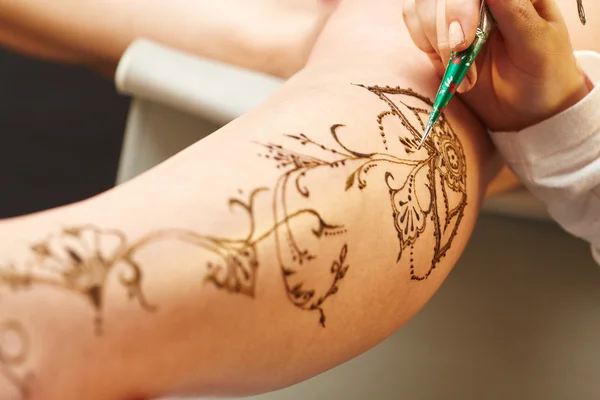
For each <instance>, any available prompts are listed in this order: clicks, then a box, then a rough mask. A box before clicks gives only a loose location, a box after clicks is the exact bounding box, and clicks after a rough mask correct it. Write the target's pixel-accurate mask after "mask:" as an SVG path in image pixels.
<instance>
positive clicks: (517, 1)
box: [486, 0, 562, 48]
mask: <svg viewBox="0 0 600 400" xmlns="http://www.w3.org/2000/svg"><path fill="white" fill-rule="evenodd" d="M486 4H487V6H488V8H489V10H490V12H491V13H492V15H493V16H494V19H495V20H496V23H497V28H498V30H499V31H500V33H502V37H503V38H504V40H505V41H506V44H507V45H508V46H519V47H520V48H523V47H529V46H530V45H531V46H534V47H537V46H536V45H537V44H538V43H536V42H537V41H539V40H540V39H542V40H543V39H544V38H543V37H541V36H540V32H541V31H542V30H543V29H544V28H545V27H546V25H547V24H548V23H554V22H562V14H561V13H560V10H559V9H558V5H557V4H556V3H555V0H536V1H535V4H534V3H533V2H532V0H487V1H486Z"/></svg>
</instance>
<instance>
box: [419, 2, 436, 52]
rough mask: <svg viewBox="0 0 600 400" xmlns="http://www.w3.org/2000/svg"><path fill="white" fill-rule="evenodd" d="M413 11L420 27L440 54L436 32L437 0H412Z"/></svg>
mask: <svg viewBox="0 0 600 400" xmlns="http://www.w3.org/2000/svg"><path fill="white" fill-rule="evenodd" d="M414 2H415V11H416V14H417V16H418V18H419V20H420V21H421V29H423V32H424V33H425V35H426V37H427V39H428V40H429V43H431V46H432V47H433V49H434V50H435V52H436V53H438V54H440V52H439V47H438V32H437V9H438V0H414Z"/></svg>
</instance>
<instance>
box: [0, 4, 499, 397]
mask: <svg viewBox="0 0 600 400" xmlns="http://www.w3.org/2000/svg"><path fill="white" fill-rule="evenodd" d="M427 65H428V64H427V59H426V58H425V57H424V56H423V55H422V54H421V53H420V52H419V51H418V50H417V49H416V48H415V47H414V46H413V45H412V44H411V42H410V40H409V38H408V34H407V31H406V30H405V28H404V25H403V22H402V10H401V5H400V4H398V2H397V1H395V0H376V1H371V2H370V4H369V7H364V3H363V2H362V0H345V1H344V2H343V3H342V5H341V6H340V9H339V10H338V12H336V14H335V15H334V17H333V18H332V19H331V21H330V23H329V24H328V25H327V27H326V29H325V31H324V33H323V35H322V36H321V37H320V39H319V41H318V42H317V45H316V47H315V49H314V51H313V52H312V54H311V57H310V60H309V63H308V65H307V67H306V68H305V69H304V70H303V71H302V72H300V73H298V74H297V75H295V76H294V77H293V78H292V79H291V80H289V81H288V82H287V83H286V84H285V85H284V86H283V87H282V88H281V90H279V91H278V92H277V93H276V94H274V95H273V96H272V97H271V98H269V99H268V100H267V101H266V102H265V103H264V104H263V105H261V106H260V107H259V108H257V109H256V110H254V111H253V112H251V113H249V114H248V115H245V116H243V117H241V118H239V119H238V120H236V121H234V122H232V123H231V124H229V125H227V126H226V127H224V128H223V129H221V130H220V131H218V132H216V133H215V134H213V135H211V136H209V137H208V138H206V139H204V140H202V141H200V142H199V143H197V144H195V145H193V146H192V147H190V148H188V149H187V150H185V151H183V152H182V153H180V154H178V155H177V156H175V157H173V158H172V159H170V160H169V161H167V162H165V163H164V164H162V165H160V166H158V167H156V168H155V169H153V170H151V171H149V172H148V173H146V174H144V175H142V176H140V177H138V178H137V179H134V180H132V181H130V182H128V183H126V184H124V185H121V186H119V187H117V188H115V189H113V190H111V191H109V192H107V193H104V194H102V195H100V196H97V197H94V198H92V199H89V200H87V201H84V202H81V203H77V204H74V205H70V206H67V207H61V208H59V209H55V210H49V211H46V212H43V213H38V214H35V215H31V216H26V217H21V218H16V219H11V220H6V221H2V222H1V223H0V254H1V255H2V260H3V262H2V263H1V265H2V268H1V269H0V271H1V272H0V291H1V297H0V316H1V319H2V322H0V324H1V325H2V329H4V332H5V333H9V334H11V335H12V340H10V341H7V342H1V343H2V348H1V350H2V352H0V353H1V354H3V355H6V354H12V355H13V357H6V356H4V358H3V359H2V363H1V366H2V367H3V368H2V369H1V371H2V372H0V397H1V398H3V399H4V398H6V399H10V400H13V399H20V398H23V397H24V396H25V395H28V398H29V399H33V400H37V399H49V398H50V399H54V398H56V399H62V400H71V399H73V400H75V399H81V398H84V397H85V398H86V399H89V400H104V399H106V400H109V399H110V400H114V399H131V398H153V397H158V396H162V395H171V394H178V393H194V394H198V395H211V394H219V395H228V394H237V395H243V394H252V393H260V392H265V391H269V390H274V389H277V388H281V387H284V386H287V385H290V384H293V383H296V382H299V381H302V380H304V379H307V378H309V377H311V376H314V375H316V374H318V373H320V372H323V371H325V370H327V369H329V368H332V367H334V366H336V365H339V364H340V363H342V362H344V361H346V360H348V359H350V358H352V357H355V356H356V355H358V354H360V353H362V352H364V351H366V350H367V349H369V348H371V347H372V346H374V345H375V344H377V343H379V342H380V341H382V340H383V339H384V338H386V337H387V336H388V335H390V334H391V333H392V332H394V331H395V330H396V329H398V328H399V327H401V326H402V325H403V324H404V323H405V322H406V321H407V320H409V319H410V318H411V317H412V316H413V315H414V314H415V313H416V312H417V311H418V310H419V309H420V308H421V307H422V306H423V304H425V302H426V301H427V300H428V299H429V298H430V297H431V296H432V295H433V294H434V293H435V292H436V290H437V289H438V288H439V286H440V285H441V284H442V282H443V281H444V279H445V278H446V276H447V275H448V273H449V272H450V270H451V269H452V267H453V266H454V264H455V263H456V261H457V259H458V257H459V256H460V254H461V252H462V250H463V248H464V246H465V245H466V243H467V241H468V239H469V235H470V233H471V231H472V229H473V226H474V224H475V221H476V219H477V215H478V213H479V206H480V204H481V202H482V199H483V195H484V191H485V188H486V187H487V184H488V183H489V181H490V180H491V178H492V177H493V176H494V175H495V173H496V171H497V167H498V166H497V164H496V163H495V162H493V161H492V160H494V149H493V147H492V145H491V143H490V142H489V141H488V139H487V136H486V135H485V134H484V132H485V131H484V129H483V127H482V126H481V125H479V123H478V122H477V120H476V119H475V118H473V117H472V116H471V115H470V114H469V112H468V110H467V108H466V107H465V106H464V105H462V104H461V102H460V101H456V102H455V103H453V105H452V106H451V107H450V108H449V109H448V111H447V114H446V118H447V119H445V120H444V123H443V124H441V125H439V127H438V128H436V131H435V132H434V133H433V134H432V136H431V139H430V140H429V141H428V142H427V145H426V146H425V147H424V148H422V149H421V150H417V149H416V146H417V143H418V139H419V137H420V134H421V133H422V123H423V118H426V116H427V110H428V109H429V108H430V103H429V100H428V98H431V97H433V95H434V94H435V91H436V89H437V88H436V80H435V78H434V72H433V70H430V69H428V66H427ZM388 86H389V87H388ZM17 356H19V357H17ZM57 365H60V368H57ZM29 373H31V374H32V375H31V378H30V379H27V377H28V376H29V375H28V374H29ZM2 378H4V379H2ZM90 396H93V397H90Z"/></svg>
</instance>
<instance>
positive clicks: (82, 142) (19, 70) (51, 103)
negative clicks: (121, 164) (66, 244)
mask: <svg viewBox="0 0 600 400" xmlns="http://www.w3.org/2000/svg"><path fill="white" fill-rule="evenodd" d="M0 87H1V88H2V90H1V91H0V187H1V188H2V192H1V194H0V218H6V217H12V216H17V215H21V214H26V213H30V212H34V211H39V210H43V209H46V208H51V207H56V206H59V205H63V204H67V203H72V202H75V201H78V200H81V199H84V198H86V197H90V196H92V195H94V194H97V193H99V192H102V191H104V190H106V189H108V188H110V187H112V186H113V185H114V183H115V177H116V173H117V166H118V160H119V153H120V150H121V144H122V140H123V131H124V127H125V120H126V117H127V111H128V107H129V99H127V98H125V97H122V96H119V95H118V94H117V93H116V92H115V89H114V84H113V82H112V81H111V80H109V79H106V78H103V77H101V76H99V75H98V74H97V73H94V72H92V71H89V70H88V69H87V68H83V67H74V66H67V65H58V64H50V63H46V62H41V61H34V60H32V59H29V58H27V57H23V56H20V55H16V54H14V53H11V52H9V51H6V50H3V49H0Z"/></svg>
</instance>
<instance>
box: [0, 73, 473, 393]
mask: <svg viewBox="0 0 600 400" xmlns="http://www.w3.org/2000/svg"><path fill="white" fill-rule="evenodd" d="M356 86H359V87H361V88H363V89H366V90H368V91H369V92H370V93H372V94H374V95H376V96H377V97H378V98H379V99H381V100H382V102H383V103H384V104H385V105H386V109H384V110H382V112H381V113H380V114H379V115H378V116H377V118H376V120H375V122H376V124H377V127H378V130H379V136H380V140H381V142H380V147H381V151H373V152H368V153H365V152H361V151H357V150H354V149H352V148H351V147H350V146H348V145H346V144H345V141H343V140H342V139H341V135H342V133H343V131H344V130H345V129H346V128H345V126H344V125H341V124H336V125H333V126H331V127H330V128H329V133H330V135H331V138H332V140H333V145H325V144H323V143H319V142H317V141H315V140H312V139H311V138H310V137H309V136H307V135H305V134H294V135H285V141H286V143H287V144H289V146H285V145H282V144H277V143H267V144H261V146H262V148H263V149H264V153H262V154H261V157H263V158H265V159H267V160H269V162H274V163H275V166H276V168H277V169H278V170H280V171H281V174H280V175H279V178H278V179H277V180H276V181H275V182H274V184H273V186H272V187H271V188H262V187H261V188H257V189H254V190H252V191H251V192H250V194H249V196H248V200H247V201H244V200H241V199H237V198H232V199H230V200H229V206H230V208H231V209H232V210H233V209H238V210H242V211H243V212H244V214H245V215H246V216H247V224H248V230H247V233H246V235H244V236H243V237H237V238H235V237H216V236H211V235H204V234H200V233H197V232H194V231H190V230H183V229H165V230H159V231H155V232H151V233H149V234H147V235H146V236H144V237H142V238H140V239H139V240H137V241H129V240H128V239H127V238H126V236H125V234H124V233H122V232H120V231H117V230H109V229H101V228H98V227H96V226H91V225H89V226H82V227H72V228H67V229H63V230H62V231H60V232H59V233H57V234H55V235H51V236H49V237H48V238H46V240H43V241H41V242H39V243H36V244H34V245H33V246H31V248H30V254H31V257H30V259H29V260H28V261H27V262H26V263H25V264H24V265H23V266H22V267H20V268H18V267H15V266H12V265H8V266H1V265H0V287H1V286H5V287H8V288H9V289H11V290H13V291H17V290H20V289H31V288H32V287H35V286H50V287H54V288H56V289H58V290H63V291H66V292H69V293H72V294H74V295H77V296H79V297H80V298H82V299H84V300H85V301H87V303H88V304H89V305H90V306H91V307H92V309H93V311H94V315H95V326H96V333H98V334H100V333H101V332H102V326H103V309H104V301H105V300H104V293H105V291H106V286H107V282H108V278H109V277H110V276H111V275H112V274H118V275H117V276H118V278H119V280H118V282H119V284H120V285H121V287H122V288H123V289H124V290H125V292H126V293H127V294H128V295H129V296H130V298H131V299H133V300H135V301H137V303H138V304H139V306H140V307H141V309H143V310H146V311H150V312H151V311H156V308H155V307H154V306H153V305H151V304H150V303H149V302H148V301H147V300H146V296H145V293H144V290H143V285H142V283H143V269H142V267H141V265H140V261H139V258H140V255H139V253H140V252H141V250H143V249H145V248H147V247H148V246H151V245H152V244H154V243H157V242H160V241H164V240H177V241H181V242H184V243H187V244H189V245H191V246H195V247H197V248H201V249H203V250H204V251H206V254H207V258H206V260H205V263H206V264H205V265H206V268H207V273H206V275H205V278H204V281H205V283H207V284H210V285H213V286H214V287H216V288H218V289H220V290H223V291H225V292H228V293H234V294H239V295H244V296H248V297H254V296H255V293H256V285H257V274H258V271H259V268H260V265H261V262H262V261H261V259H260V257H259V251H258V246H259V245H260V244H261V243H262V242H263V241H265V240H267V239H269V240H274V243H275V254H276V259H277V263H278V265H279V268H280V270H281V276H282V279H283V286H284V288H285V291H286V294H287V298H288V300H289V301H290V302H291V304H293V305H294V306H295V307H297V308H298V309H300V310H304V311H312V312H316V313H317V314H318V315H319V323H320V324H321V325H322V326H325V322H326V317H325V305H326V303H327V301H328V299H330V298H331V296H333V295H335V294H336V293H337V292H338V290H339V289H340V284H341V283H342V280H343V279H344V278H345V277H346V275H347V274H348V272H349V268H350V264H349V262H348V260H349V258H350V254H351V250H350V249H349V246H348V244H347V243H346V241H345V240H344V235H345V233H346V231H347V228H346V227H345V225H344V224H343V223H340V221H336V222H335V223H334V222H332V221H330V220H329V218H326V217H324V215H323V213H324V211H322V210H319V209H318V208H320V207H318V206H316V204H319V203H318V201H316V200H313V199H314V196H313V194H312V192H311V187H310V178H311V177H313V176H315V175H317V174H319V173H321V174H322V173H323V172H327V171H331V170H334V171H337V172H338V175H339V173H340V172H341V173H342V174H343V176H345V178H344V179H342V180H341V181H340V182H336V181H335V180H333V181H332V182H331V185H339V188H340V190H341V193H345V192H349V191H358V192H359V193H360V192H362V191H364V190H368V189H369V186H368V182H369V181H372V180H373V179H380V180H381V182H382V183H383V184H385V187H386V188H387V189H386V190H387V191H388V193H389V202H390V210H389V211H390V215H391V218H390V223H392V224H393V226H394V228H395V230H396V233H397V237H398V239H397V240H398V255H397V262H403V263H405V264H406V265H408V266H409V269H408V274H409V277H410V279H411V280H415V281H421V280H424V279H427V278H428V277H429V276H430V275H431V274H432V272H433V271H434V270H435V268H436V267H437V266H438V264H439V262H440V260H441V259H442V258H443V257H444V256H445V254H446V252H447V251H448V249H449V248H450V247H451V245H452V241H453V240H454V238H455V236H456V233H457V230H458V227H459V225H460V221H461V219H462V217H463V214H464V210H465V207H466V205H467V192H466V184H467V183H466V172H467V171H466V160H465V155H464V151H463V148H462V146H461V143H460V141H459V139H458V137H457V136H456V134H455V133H454V131H453V130H452V128H451V126H450V124H449V123H448V121H447V120H446V119H445V118H444V117H443V116H442V117H441V119H440V121H439V122H438V124H437V125H436V127H435V128H434V130H433V131H432V133H431V135H430V137H429V139H428V140H427V141H426V142H425V143H424V145H423V147H421V148H419V143H420V140H421V136H422V132H423V129H424V122H425V121H426V120H427V117H428V113H429V110H430V109H431V106H432V102H431V101H430V100H429V99H427V98H426V97H423V96H421V95H419V94H417V93H415V92H413V91H412V90H410V89H402V88H390V87H378V86H372V87H367V86H362V85H356ZM400 125H401V126H402V127H403V128H404V129H403V131H406V133H403V134H402V135H400V134H399V133H398V130H397V128H398V127H399V126H400ZM298 149H301V150H302V151H299V150H298ZM373 170H375V172H372V171H373ZM317 176H318V175H317ZM373 190H375V189H373ZM263 194H264V195H263ZM317 197H318V193H317ZM259 199H263V203H261V204H264V203H265V202H266V203H267V205H268V207H269V208H270V211H271V215H272V221H271V223H270V225H268V226H267V227H266V228H264V229H262V230H261V229H259V228H258V223H257V222H258V221H257V220H256V219H257V210H256V204H257V201H258V200H259ZM309 200H310V204H309V206H307V205H306V203H307V202H308V201H309ZM307 232H308V234H306V233H307ZM423 236H427V237H429V238H434V243H433V244H431V240H419V239H420V238H421V237H423ZM416 254H418V260H417V258H416V256H415V255H416ZM315 271H316V272H315ZM313 275H315V276H318V278H317V279H314V278H311V276H313ZM3 332H5V333H6V332H9V333H11V334H12V335H13V336H15V335H16V337H18V338H19V340H20V343H22V344H23V347H22V349H23V350H22V351H21V352H19V353H17V354H15V353H12V355H11V354H9V353H6V352H5V348H4V347H1V346H2V342H0V374H1V375H3V376H4V377H5V378H6V379H8V380H9V381H10V382H12V383H14V384H15V386H16V387H18V388H19V389H20V390H21V391H22V393H24V394H25V393H26V385H25V380H24V379H23V378H20V375H18V374H16V372H15V368H17V367H20V366H21V364H22V363H24V361H25V358H26V355H27V350H28V337H27V335H26V334H25V331H24V330H23V329H22V327H21V325H19V324H17V323H15V322H10V323H8V324H6V323H5V324H4V325H1V321H0V334H1V333H3Z"/></svg>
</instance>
